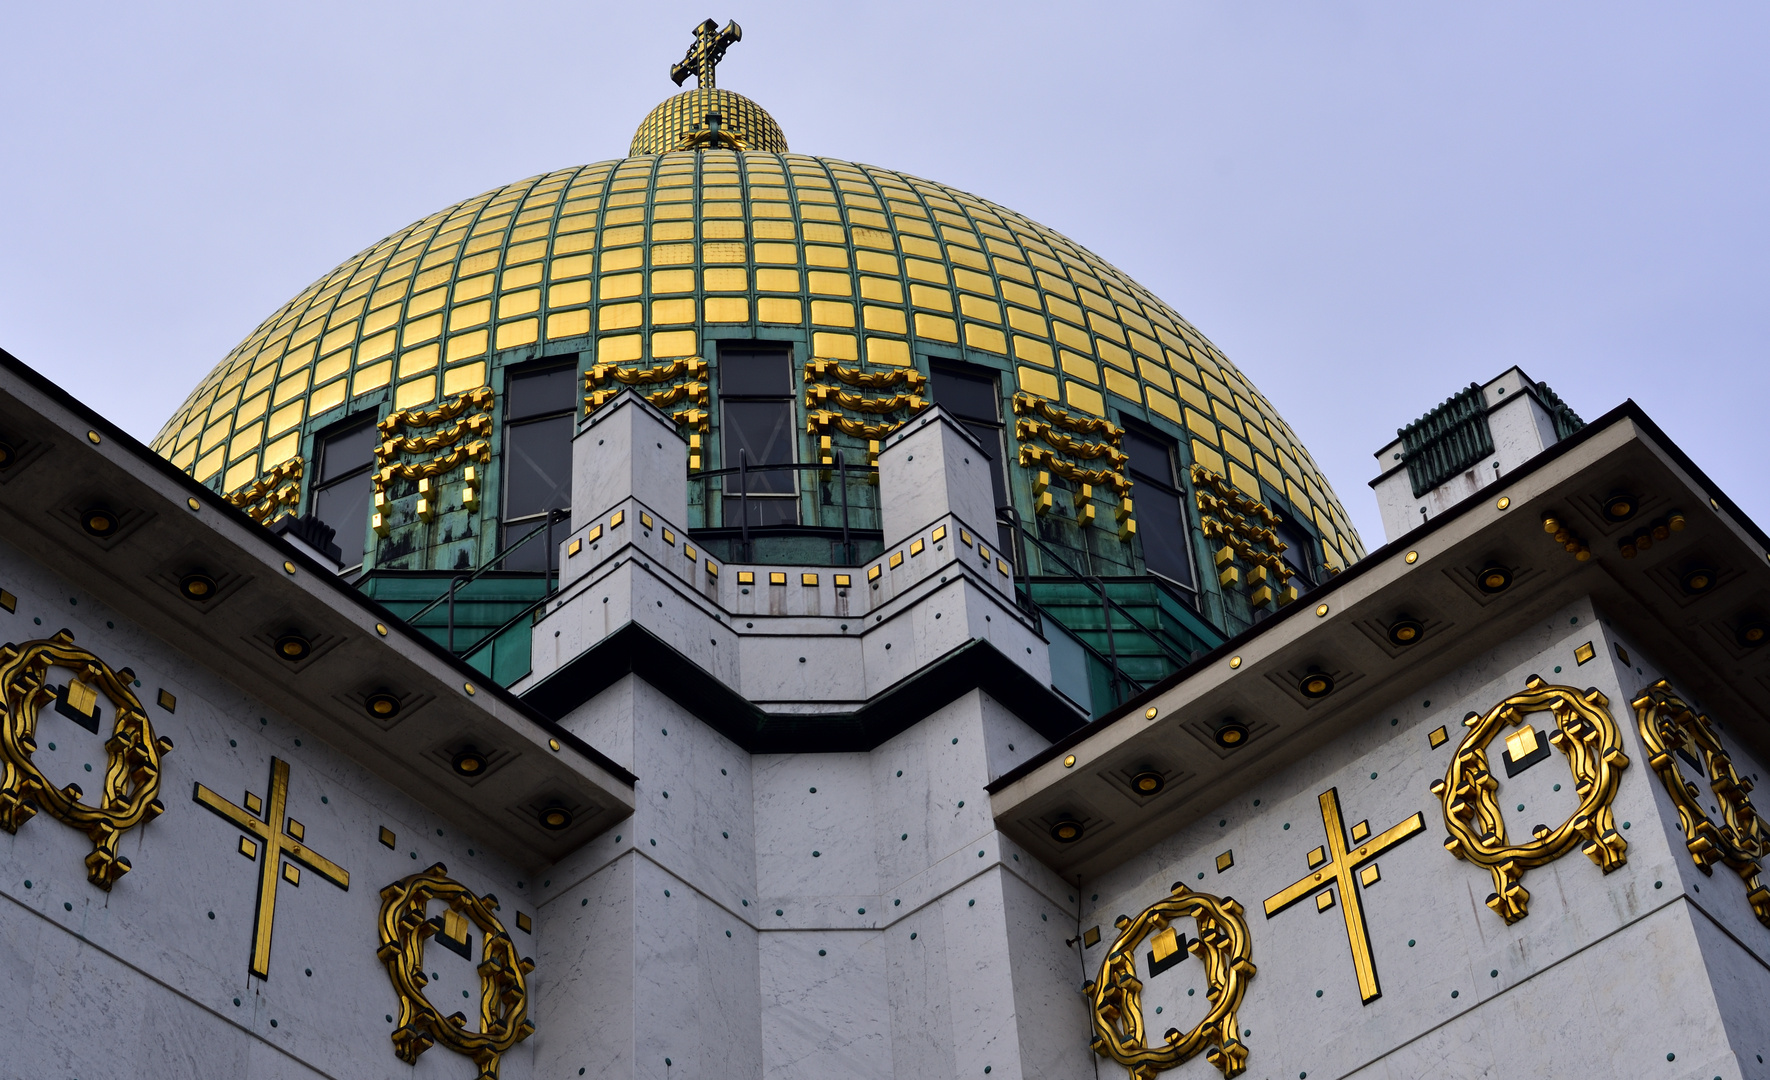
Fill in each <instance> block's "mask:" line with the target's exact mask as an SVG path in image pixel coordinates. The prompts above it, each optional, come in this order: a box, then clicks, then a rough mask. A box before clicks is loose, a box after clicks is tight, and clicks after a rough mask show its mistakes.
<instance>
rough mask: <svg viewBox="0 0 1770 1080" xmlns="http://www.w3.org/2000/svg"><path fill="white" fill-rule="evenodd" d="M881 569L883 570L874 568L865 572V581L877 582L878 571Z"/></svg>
mask: <svg viewBox="0 0 1770 1080" xmlns="http://www.w3.org/2000/svg"><path fill="white" fill-rule="evenodd" d="M882 569H883V567H878V566H875V567H872V568H871V569H869V570H868V571H867V580H868V581H878V580H879V571H880V570H882Z"/></svg>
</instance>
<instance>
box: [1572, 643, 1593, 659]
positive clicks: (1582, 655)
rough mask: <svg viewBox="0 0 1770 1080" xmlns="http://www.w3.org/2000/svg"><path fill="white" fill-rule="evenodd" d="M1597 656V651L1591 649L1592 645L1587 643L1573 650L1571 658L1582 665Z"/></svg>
mask: <svg viewBox="0 0 1770 1080" xmlns="http://www.w3.org/2000/svg"><path fill="white" fill-rule="evenodd" d="M1597 655H1598V650H1596V649H1594V648H1592V643H1591V642H1589V641H1588V642H1586V643H1585V644H1584V645H1581V646H1580V647H1579V648H1577V649H1575V650H1573V658H1574V659H1575V660H1577V661H1578V662H1580V663H1582V664H1583V663H1585V662H1587V661H1588V660H1590V659H1591V658H1592V657H1594V656H1597Z"/></svg>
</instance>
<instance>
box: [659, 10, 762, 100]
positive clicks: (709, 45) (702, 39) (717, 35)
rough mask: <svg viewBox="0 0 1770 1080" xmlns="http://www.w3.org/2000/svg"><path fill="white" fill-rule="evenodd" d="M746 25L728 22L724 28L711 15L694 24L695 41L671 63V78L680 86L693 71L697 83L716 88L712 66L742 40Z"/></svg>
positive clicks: (706, 87)
mask: <svg viewBox="0 0 1770 1080" xmlns="http://www.w3.org/2000/svg"><path fill="white" fill-rule="evenodd" d="M743 38H744V28H743V27H741V26H739V25H738V24H737V23H735V22H727V23H726V24H725V29H723V30H721V29H719V24H718V23H716V22H714V21H713V20H712V19H708V20H707V21H706V22H704V23H702V24H701V25H699V26H697V27H695V28H694V44H693V45H690V46H689V47H688V54H687V55H686V56H684V57H683V58H682V60H681V61H680V62H678V63H675V64H672V65H670V78H671V80H672V81H673V82H675V83H676V85H677V86H681V85H682V84H683V82H684V81H686V80H687V79H688V77H689V76H690V75H693V76H694V77H695V85H696V86H698V87H699V88H701V89H702V90H711V89H713V69H714V68H716V67H718V66H719V61H721V60H723V59H724V58H725V50H726V49H728V48H730V47H731V45H732V44H733V43H734V42H738V41H742V40H743Z"/></svg>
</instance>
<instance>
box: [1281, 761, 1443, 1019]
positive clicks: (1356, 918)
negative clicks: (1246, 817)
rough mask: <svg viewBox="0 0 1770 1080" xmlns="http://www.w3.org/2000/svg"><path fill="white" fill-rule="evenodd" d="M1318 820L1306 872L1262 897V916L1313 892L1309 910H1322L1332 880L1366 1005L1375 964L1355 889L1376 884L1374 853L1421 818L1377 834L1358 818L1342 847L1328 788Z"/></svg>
mask: <svg viewBox="0 0 1770 1080" xmlns="http://www.w3.org/2000/svg"><path fill="white" fill-rule="evenodd" d="M1321 824H1322V826H1323V827H1324V828H1325V829H1326V830H1327V841H1328V842H1327V846H1326V847H1318V848H1316V849H1315V850H1314V851H1311V852H1310V853H1309V866H1310V870H1311V872H1310V874H1309V875H1308V876H1307V877H1305V878H1303V879H1302V880H1301V881H1298V882H1296V883H1295V884H1293V885H1291V886H1289V887H1288V888H1285V889H1282V890H1280V891H1279V892H1278V893H1275V894H1274V895H1272V896H1269V897H1267V898H1266V917H1267V918H1268V919H1270V918H1272V917H1273V916H1274V915H1277V914H1278V913H1279V912H1281V911H1283V910H1284V909H1285V908H1288V907H1290V906H1291V905H1292V904H1295V903H1296V902H1297V901H1299V900H1301V899H1303V898H1304V897H1306V896H1309V895H1311V894H1314V896H1315V910H1317V911H1326V910H1327V909H1328V908H1331V907H1333V906H1334V893H1333V889H1332V886H1334V885H1338V886H1339V891H1340V907H1341V913H1342V914H1343V915H1344V916H1345V919H1346V941H1347V943H1348V944H1350V945H1351V946H1352V967H1353V969H1354V970H1355V971H1357V973H1358V994H1359V997H1360V998H1362V999H1363V1001H1364V1003H1365V1004H1366V1005H1369V1004H1370V1003H1371V1002H1373V1001H1375V1000H1376V999H1377V998H1379V997H1382V996H1383V991H1382V989H1381V988H1380V987H1379V986H1378V985H1377V965H1376V961H1374V960H1372V959H1371V942H1370V933H1369V931H1367V930H1366V929H1365V925H1364V904H1363V903H1362V902H1361V901H1360V899H1359V891H1358V890H1359V889H1360V888H1369V887H1370V886H1372V885H1375V884H1376V883H1377V880H1378V878H1379V876H1380V875H1379V874H1378V873H1377V867H1376V864H1375V862H1374V860H1375V859H1376V857H1377V856H1378V855H1381V854H1382V853H1383V852H1385V851H1388V850H1389V849H1390V848H1392V847H1394V846H1396V845H1397V844H1399V843H1401V842H1402V841H1403V840H1406V839H1408V838H1409V837H1411V836H1414V835H1415V834H1417V833H1421V832H1424V831H1425V830H1426V818H1425V816H1424V815H1422V814H1415V815H1414V816H1413V817H1410V818H1408V819H1407V820H1406V821H1403V822H1402V823H1401V824H1399V825H1397V826H1395V827H1394V828H1392V829H1390V830H1388V831H1387V832H1384V833H1381V834H1379V835H1377V836H1371V827H1370V822H1368V821H1361V822H1359V823H1358V824H1356V825H1354V826H1352V841H1351V842H1352V843H1354V844H1357V845H1358V846H1357V847H1354V848H1348V846H1347V841H1346V826H1345V825H1344V824H1343V823H1342V821H1341V817H1340V789H1339V788H1328V789H1327V790H1326V791H1324V792H1322V793H1321ZM1367 863H1369V864H1370V865H1368V866H1367V865H1366V864H1367ZM1355 876H1356V879H1357V880H1356V881H1355V880H1354V877H1355Z"/></svg>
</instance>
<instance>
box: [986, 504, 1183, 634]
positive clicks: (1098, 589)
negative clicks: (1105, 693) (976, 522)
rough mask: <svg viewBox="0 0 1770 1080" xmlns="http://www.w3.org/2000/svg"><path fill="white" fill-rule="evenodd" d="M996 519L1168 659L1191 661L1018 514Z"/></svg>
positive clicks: (1029, 595) (1029, 583)
mask: <svg viewBox="0 0 1770 1080" xmlns="http://www.w3.org/2000/svg"><path fill="white" fill-rule="evenodd" d="M996 521H997V522H998V523H999V524H1003V525H1009V526H1012V527H1013V528H1014V529H1015V530H1016V532H1017V533H1018V534H1019V535H1020V536H1021V537H1023V539H1024V540H1030V541H1032V542H1033V544H1034V545H1036V546H1037V547H1038V549H1039V552H1040V553H1041V554H1043V555H1045V556H1046V557H1048V558H1050V559H1051V560H1052V561H1054V562H1055V563H1056V564H1057V565H1058V566H1060V567H1062V568H1063V569H1064V570H1065V571H1066V572H1068V574H1069V576H1070V577H1073V578H1075V579H1076V580H1077V581H1079V582H1081V583H1082V584H1083V585H1086V586H1087V587H1088V589H1089V590H1090V591H1091V592H1093V593H1094V594H1095V595H1097V596H1099V597H1100V599H1101V601H1102V602H1104V603H1105V604H1107V605H1109V606H1110V607H1111V608H1112V609H1113V610H1114V611H1117V612H1118V613H1119V614H1120V615H1123V616H1124V617H1125V618H1126V620H1128V621H1129V622H1130V624H1131V625H1132V626H1134V627H1136V628H1137V629H1139V630H1141V631H1143V633H1144V634H1145V635H1146V636H1147V637H1148V638H1149V639H1150V640H1151V641H1153V642H1155V643H1156V646H1157V647H1158V648H1160V649H1161V650H1162V651H1163V652H1164V653H1167V654H1168V658H1169V659H1170V660H1172V661H1174V662H1175V663H1176V664H1178V665H1180V666H1181V667H1186V666H1187V665H1189V664H1191V663H1192V657H1190V656H1182V655H1181V654H1180V653H1178V652H1176V651H1174V649H1173V647H1172V646H1170V645H1169V644H1168V643H1167V642H1165V641H1163V640H1162V639H1161V637H1160V636H1159V635H1158V633H1157V632H1156V631H1154V630H1151V629H1150V628H1149V627H1147V626H1145V625H1143V621H1142V620H1141V619H1139V618H1137V616H1135V615H1133V614H1131V613H1130V612H1129V611H1128V610H1126V609H1125V607H1124V605H1123V604H1120V603H1119V602H1118V601H1117V600H1114V599H1113V598H1112V597H1111V596H1110V595H1109V594H1108V593H1107V591H1106V588H1105V583H1104V582H1103V581H1101V580H1100V579H1099V578H1097V577H1095V576H1093V575H1091V574H1084V573H1082V572H1081V571H1079V570H1077V569H1076V568H1075V567H1073V566H1071V565H1069V563H1068V562H1067V561H1065V560H1064V558H1063V556H1061V555H1059V554H1057V552H1055V551H1053V550H1052V549H1051V547H1050V545H1048V544H1046V543H1045V542H1044V541H1043V540H1041V539H1039V537H1038V536H1037V535H1036V534H1035V533H1033V532H1032V530H1030V529H1028V528H1027V527H1026V526H1024V525H1022V524H1021V523H1020V521H1019V515H1018V514H1017V515H1015V516H1014V518H1012V519H1004V518H1000V517H998V518H997V519H996ZM1027 582H1028V588H1027V599H1028V600H1031V599H1032V589H1031V587H1030V585H1031V577H1030V574H1029V575H1028V576H1027ZM1035 603H1036V601H1035ZM1040 606H1041V607H1042V606H1043V605H1040ZM1059 621H1062V620H1059ZM1110 622H1111V620H1110V619H1109V620H1108V623H1109V626H1108V629H1110ZM1116 666H1117V665H1116V664H1115V665H1114V667H1116Z"/></svg>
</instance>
